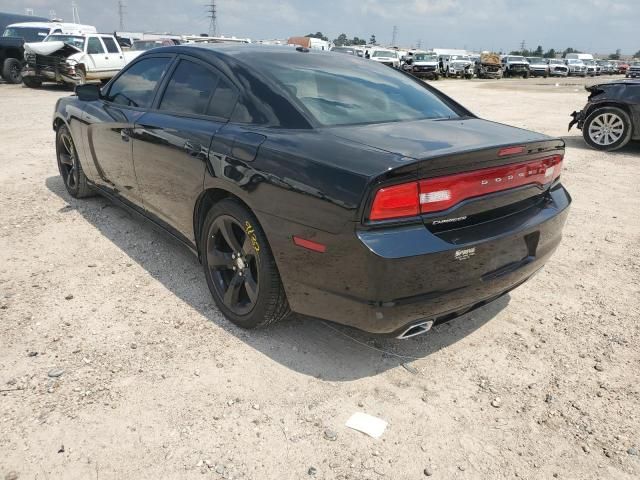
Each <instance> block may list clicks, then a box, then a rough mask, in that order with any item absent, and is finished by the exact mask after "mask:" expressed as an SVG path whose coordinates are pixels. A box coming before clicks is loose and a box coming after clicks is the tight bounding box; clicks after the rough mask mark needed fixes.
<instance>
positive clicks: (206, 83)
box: [159, 60, 218, 115]
mask: <svg viewBox="0 0 640 480" xmlns="http://www.w3.org/2000/svg"><path fill="white" fill-rule="evenodd" d="M217 84H218V76H217V75H216V74H215V73H213V72H212V71H211V70H209V69H207V68H205V67H203V66H202V65H199V64H197V63H194V62H189V61H188V60H181V61H180V64H179V65H178V68H176V69H175V71H174V72H173V76H172V77H171V80H169V84H168V85H167V89H166V90H165V92H164V95H163V97H162V102H161V103H160V107H159V108H160V110H168V111H171V112H177V113H191V114H196V115H204V114H205V113H206V112H207V108H208V106H209V100H211V95H212V93H213V91H214V90H215V88H216V85H217Z"/></svg>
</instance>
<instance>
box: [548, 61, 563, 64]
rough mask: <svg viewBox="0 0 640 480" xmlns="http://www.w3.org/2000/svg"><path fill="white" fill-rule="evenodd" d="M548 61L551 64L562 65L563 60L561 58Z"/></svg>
mask: <svg viewBox="0 0 640 480" xmlns="http://www.w3.org/2000/svg"><path fill="white" fill-rule="evenodd" d="M549 63H550V64H551V65H564V62H563V61H562V60H549Z"/></svg>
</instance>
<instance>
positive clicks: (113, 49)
mask: <svg viewBox="0 0 640 480" xmlns="http://www.w3.org/2000/svg"><path fill="white" fill-rule="evenodd" d="M102 41H103V42H104V45H105V47H107V52H109V53H119V52H120V50H118V46H117V45H116V41H115V40H114V39H113V38H111V37H102Z"/></svg>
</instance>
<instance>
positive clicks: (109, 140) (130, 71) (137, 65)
mask: <svg viewBox="0 0 640 480" xmlns="http://www.w3.org/2000/svg"><path fill="white" fill-rule="evenodd" d="M173 58H174V56H172V55H146V56H144V57H143V58H141V59H139V60H137V61H136V62H134V63H132V64H131V65H129V66H128V67H127V68H126V69H125V70H123V71H122V73H121V74H120V75H119V76H118V77H117V78H116V79H115V80H114V81H113V82H111V83H110V84H109V86H108V87H107V90H106V92H103V99H101V100H99V101H96V102H89V103H87V106H86V108H85V113H84V117H83V119H84V121H85V122H86V123H87V127H86V137H85V144H86V146H87V155H88V157H89V159H90V161H91V162H92V165H91V167H92V168H93V169H94V170H95V172H96V174H97V175H96V181H95V183H96V185H98V186H100V187H102V188H104V189H106V190H108V191H110V192H111V193H113V194H115V195H117V196H118V197H120V198H121V199H123V200H125V201H127V202H129V203H131V204H133V205H136V206H138V207H140V208H142V197H141V195H140V189H139V187H138V181H137V179H136V174H135V169H134V165H133V156H132V142H131V134H132V131H133V127H134V124H135V122H136V120H137V119H138V118H140V117H141V116H142V115H143V114H144V112H145V111H146V109H148V108H149V107H150V106H151V105H152V103H153V99H154V96H155V94H156V91H157V87H158V85H159V84H160V83H161V81H162V79H163V78H164V75H165V74H166V72H167V71H168V70H169V67H170V65H171V62H172V61H173Z"/></svg>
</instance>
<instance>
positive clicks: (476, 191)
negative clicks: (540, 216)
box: [336, 118, 564, 243]
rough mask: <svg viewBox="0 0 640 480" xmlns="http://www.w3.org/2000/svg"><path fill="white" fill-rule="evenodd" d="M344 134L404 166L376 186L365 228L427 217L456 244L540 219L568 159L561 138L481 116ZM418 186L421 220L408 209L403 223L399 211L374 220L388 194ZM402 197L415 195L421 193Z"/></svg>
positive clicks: (367, 207)
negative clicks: (379, 199) (379, 197)
mask: <svg viewBox="0 0 640 480" xmlns="http://www.w3.org/2000/svg"><path fill="white" fill-rule="evenodd" d="M336 135H338V136H341V137H343V138H347V139H350V140H352V141H357V142H360V143H363V144H367V145H369V146H374V147H376V148H380V149H384V150H386V151H389V152H392V153H395V154H397V155H399V156H401V157H402V160H404V162H399V163H401V165H399V166H397V167H389V168H387V170H386V171H385V172H384V173H381V175H379V176H378V177H377V178H375V179H374V180H373V182H372V183H371V192H370V193H371V195H370V197H369V199H368V203H367V205H365V208H364V211H363V220H364V224H365V225H367V226H371V227H373V228H376V227H378V226H385V225H387V224H389V223H397V222H398V221H399V222H403V221H409V220H408V219H407V218H406V217H413V218H412V219H413V221H415V220H416V217H420V219H421V220H422V221H423V223H424V225H425V227H426V228H428V229H429V230H430V231H431V232H432V233H434V234H437V235H438V236H440V237H441V238H443V239H446V241H448V242H450V243H468V242H472V241H474V240H480V239H481V238H483V237H484V236H486V235H487V234H488V230H487V229H486V225H487V224H488V223H491V222H495V223H494V224H493V226H494V227H495V228H496V229H497V230H496V232H498V233H499V231H502V230H504V229H508V228H510V226H509V221H504V219H507V218H511V219H512V220H514V219H516V217H517V218H520V217H522V216H524V217H526V216H527V215H534V214H535V211H536V208H538V207H540V205H541V204H542V203H544V201H545V196H547V195H548V192H549V189H550V188H551V186H552V185H553V184H554V182H555V181H556V179H557V176H558V175H559V171H560V168H561V161H562V156H563V155H564V142H563V141H562V140H560V139H553V138H550V137H547V136H545V135H542V134H538V133H534V132H530V131H527V130H522V129H519V128H514V127H509V126H506V125H502V124H498V123H494V122H489V121H486V120H480V119H476V118H464V119H456V120H449V119H447V120H421V121H415V122H402V123H397V124H384V125H373V126H371V125H369V126H368V127H367V128H362V127H346V128H343V129H342V130H341V131H340V132H339V133H336ZM443 182H444V183H443ZM412 183H415V184H416V187H415V188H416V189H417V190H416V191H417V194H418V195H419V197H420V205H419V206H418V208H419V212H418V213H417V214H416V215H410V214H409V213H410V211H411V210H410V209H409V210H406V209H405V210H403V216H401V217H400V218H393V212H392V213H391V216H390V217H389V218H383V217H384V216H385V214H382V215H381V216H379V218H373V217H372V215H371V212H372V210H371V208H372V207H373V206H374V202H375V200H376V194H377V192H378V191H379V190H380V189H385V188H388V187H389V186H393V185H405V184H408V185H411V184H412ZM409 188H412V187H409ZM429 189H431V190H429ZM389 192H390V195H391V197H390V198H392V197H393V195H394V193H393V192H392V191H389ZM398 192H399V194H400V195H408V197H407V198H410V197H411V196H412V195H413V190H409V191H407V190H406V189H405V190H404V191H402V190H399V191H398ZM447 196H448V198H447ZM422 200H426V202H425V203H422ZM427 204H430V205H427ZM425 206H427V208H425ZM518 216H520V217H518ZM524 217H522V218H520V220H522V219H523V218H524Z"/></svg>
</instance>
